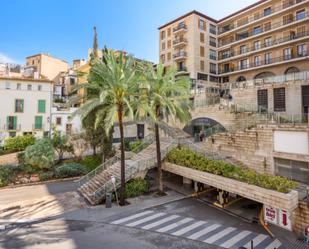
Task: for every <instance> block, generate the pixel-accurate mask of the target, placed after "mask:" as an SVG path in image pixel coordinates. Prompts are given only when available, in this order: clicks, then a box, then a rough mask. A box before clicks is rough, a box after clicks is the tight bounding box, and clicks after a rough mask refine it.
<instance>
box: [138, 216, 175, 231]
mask: <svg viewBox="0 0 309 249" xmlns="http://www.w3.org/2000/svg"><path fill="white" fill-rule="evenodd" d="M179 217H180V216H179V215H172V216H169V217H166V218H164V219H162V220H159V221H156V222H154V223H151V224H148V225H146V226H143V227H142V229H146V230H148V229H151V228H154V227H156V226H159V225H161V224H163V223H166V222H168V221H171V220H174V219H176V218H179Z"/></svg>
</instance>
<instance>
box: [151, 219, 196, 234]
mask: <svg viewBox="0 0 309 249" xmlns="http://www.w3.org/2000/svg"><path fill="white" fill-rule="evenodd" d="M192 220H193V219H192V218H185V219H182V220H180V221H178V222H176V223H173V224H170V225H168V226H165V227H162V228H160V229H158V230H156V231H157V232H159V233H164V232H167V231H170V230H172V229H174V228H175V227H178V226H180V225H183V224H186V223H188V222H190V221H192Z"/></svg>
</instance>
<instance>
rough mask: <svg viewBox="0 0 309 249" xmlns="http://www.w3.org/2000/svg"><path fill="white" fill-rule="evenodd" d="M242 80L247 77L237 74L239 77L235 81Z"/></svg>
mask: <svg viewBox="0 0 309 249" xmlns="http://www.w3.org/2000/svg"><path fill="white" fill-rule="evenodd" d="M242 81H247V79H246V77H245V76H239V77H238V78H237V79H236V82H242Z"/></svg>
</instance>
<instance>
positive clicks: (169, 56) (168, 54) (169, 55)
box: [167, 52, 172, 61]
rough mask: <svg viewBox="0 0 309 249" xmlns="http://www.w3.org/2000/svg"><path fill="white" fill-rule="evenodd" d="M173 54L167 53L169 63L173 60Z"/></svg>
mask: <svg viewBox="0 0 309 249" xmlns="http://www.w3.org/2000/svg"><path fill="white" fill-rule="evenodd" d="M171 57H172V56H171V52H169V53H167V61H170V60H171Z"/></svg>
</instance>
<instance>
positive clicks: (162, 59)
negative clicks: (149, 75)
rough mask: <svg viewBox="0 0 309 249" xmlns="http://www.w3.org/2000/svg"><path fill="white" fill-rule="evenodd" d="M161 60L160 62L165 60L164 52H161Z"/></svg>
mask: <svg viewBox="0 0 309 249" xmlns="http://www.w3.org/2000/svg"><path fill="white" fill-rule="evenodd" d="M161 62H162V63H164V62H165V54H161Z"/></svg>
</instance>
